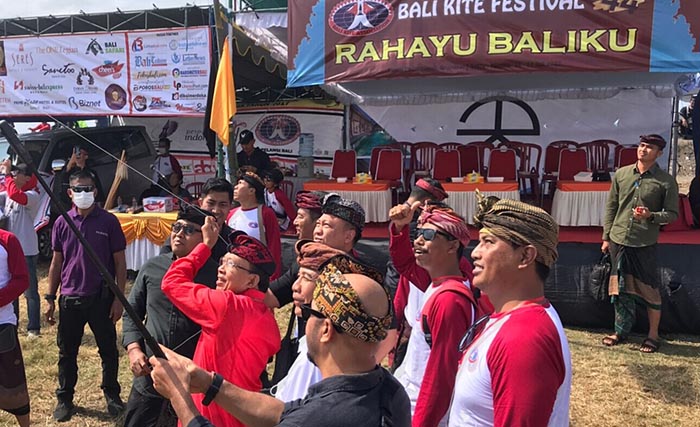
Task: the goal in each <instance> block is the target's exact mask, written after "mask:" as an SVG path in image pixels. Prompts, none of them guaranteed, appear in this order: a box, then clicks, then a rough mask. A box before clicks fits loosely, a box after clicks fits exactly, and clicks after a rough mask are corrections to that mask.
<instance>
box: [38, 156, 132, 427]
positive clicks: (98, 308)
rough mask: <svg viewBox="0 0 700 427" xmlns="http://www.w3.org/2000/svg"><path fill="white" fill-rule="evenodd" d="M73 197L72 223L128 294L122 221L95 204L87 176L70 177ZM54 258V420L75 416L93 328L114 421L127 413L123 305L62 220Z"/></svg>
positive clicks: (49, 315)
mask: <svg viewBox="0 0 700 427" xmlns="http://www.w3.org/2000/svg"><path fill="white" fill-rule="evenodd" d="M69 182H70V189H69V190H68V195H69V196H70V197H71V199H72V201H73V205H74V207H73V209H71V210H70V211H69V212H68V216H69V217H70V219H71V221H73V223H74V224H75V225H76V227H77V228H78V230H80V232H81V233H82V234H83V237H85V239H86V240H87V241H88V243H89V244H90V246H91V247H92V249H93V250H94V251H95V253H96V254H97V256H98V257H99V258H100V260H101V261H102V264H104V266H105V267H107V270H108V271H109V273H110V274H111V275H112V276H113V277H115V279H116V282H117V285H118V286H119V289H121V291H122V292H124V286H125V285H126V256H125V254H124V251H125V249H126V238H125V237H124V232H123V231H122V228H121V225H120V224H119V220H118V219H117V218H116V217H115V216H114V215H112V214H111V213H109V212H107V211H106V210H104V209H102V208H100V207H99V206H97V205H96V204H95V197H96V195H97V189H96V188H95V177H94V175H93V174H92V173H90V172H89V171H87V170H81V171H79V172H77V173H76V174H74V175H72V176H71V177H70V181H69ZM51 241H52V247H53V258H52V259H51V266H50V267H49V291H48V294H46V295H44V299H45V300H46V302H47V308H46V311H45V312H44V316H45V318H46V321H47V322H48V323H49V324H51V325H53V324H54V323H55V322H56V320H55V318H54V310H55V305H54V301H55V300H56V294H57V293H58V290H59V287H60V289H61V295H60V298H59V299H58V303H59V311H60V316H59V322H58V339H57V343H58V349H59V354H58V384H59V386H58V389H57V390H56V398H57V400H58V403H57V405H56V409H55V410H54V413H53V416H54V419H55V420H56V421H59V422H61V421H68V420H69V419H70V418H71V416H72V415H73V411H74V406H73V394H74V391H75V384H76V383H77V381H78V349H79V348H80V344H81V341H82V338H83V332H84V329H85V324H86V323H87V324H88V325H90V329H91V330H92V333H93V334H94V335H95V341H96V343H97V347H98V348H99V351H100V357H101V359H102V367H103V368H102V384H101V385H100V387H101V388H102V391H103V393H104V396H105V399H106V401H107V412H108V413H109V414H110V415H112V416H117V415H119V414H120V413H121V412H122V411H123V410H124V403H122V400H121V398H120V397H119V393H120V392H121V387H120V385H119V382H118V381H117V376H118V370H119V352H118V350H117V331H116V329H115V327H114V325H115V324H116V323H117V321H118V320H119V319H120V318H121V316H122V309H123V308H122V305H121V303H120V302H119V300H118V299H115V298H114V294H112V291H111V290H110V289H109V287H108V286H107V285H106V283H105V282H104V280H103V279H102V276H101V274H100V271H99V270H98V269H97V267H96V266H95V264H94V263H93V262H92V261H90V258H89V257H88V255H87V253H86V252H85V249H84V248H83V246H82V244H81V243H80V241H79V240H78V237H77V236H76V235H75V234H74V233H73V231H72V230H71V229H70V228H69V227H68V224H67V223H66V221H65V219H64V218H63V217H59V218H58V219H57V220H56V223H55V224H54V226H53V232H52V236H51Z"/></svg>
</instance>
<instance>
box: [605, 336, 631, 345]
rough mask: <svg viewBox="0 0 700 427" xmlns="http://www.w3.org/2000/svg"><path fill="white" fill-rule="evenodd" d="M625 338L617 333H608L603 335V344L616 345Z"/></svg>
mask: <svg viewBox="0 0 700 427" xmlns="http://www.w3.org/2000/svg"><path fill="white" fill-rule="evenodd" d="M626 339H627V338H625V337H621V336H619V335H617V334H612V335H608V336H606V337H603V345H606V346H608V347H613V346H616V345H618V344H622V343H623V342H625V340H626Z"/></svg>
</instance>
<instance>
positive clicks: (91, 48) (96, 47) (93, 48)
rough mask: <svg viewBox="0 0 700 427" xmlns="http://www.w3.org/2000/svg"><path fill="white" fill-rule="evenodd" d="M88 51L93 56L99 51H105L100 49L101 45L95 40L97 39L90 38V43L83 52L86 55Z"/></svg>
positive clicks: (99, 52)
mask: <svg viewBox="0 0 700 427" xmlns="http://www.w3.org/2000/svg"><path fill="white" fill-rule="evenodd" d="M88 53H92V54H93V55H94V56H97V55H99V54H101V53H105V51H104V50H103V49H102V45H101V44H100V42H98V41H97V39H90V43H89V44H88V46H87V48H86V49H85V54H86V55H87V54H88Z"/></svg>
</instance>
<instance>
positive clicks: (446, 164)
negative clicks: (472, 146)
mask: <svg viewBox="0 0 700 427" xmlns="http://www.w3.org/2000/svg"><path fill="white" fill-rule="evenodd" d="M455 176H462V170H461V164H460V154H459V151H458V150H451V151H447V150H443V149H440V150H437V151H436V152H435V165H434V166H433V178H435V179H437V180H438V181H445V180H447V179H448V178H452V177H455Z"/></svg>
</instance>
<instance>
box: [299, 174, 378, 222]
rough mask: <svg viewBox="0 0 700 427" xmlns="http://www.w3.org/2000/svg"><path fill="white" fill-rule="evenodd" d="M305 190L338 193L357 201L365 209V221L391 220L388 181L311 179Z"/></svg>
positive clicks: (307, 182) (305, 185)
mask: <svg viewBox="0 0 700 427" xmlns="http://www.w3.org/2000/svg"><path fill="white" fill-rule="evenodd" d="M304 190H307V191H326V192H333V193H338V195H340V197H342V198H344V199H348V200H354V201H356V202H357V203H359V204H360V206H362V207H363V208H364V210H365V222H387V221H389V209H391V188H390V186H389V182H388V181H374V182H370V183H364V184H359V183H353V182H344V183H340V182H336V181H335V180H311V181H306V182H305V183H304Z"/></svg>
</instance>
